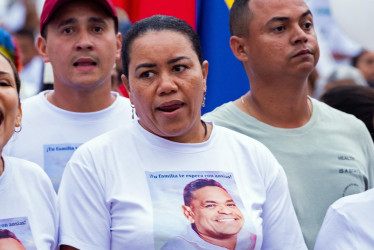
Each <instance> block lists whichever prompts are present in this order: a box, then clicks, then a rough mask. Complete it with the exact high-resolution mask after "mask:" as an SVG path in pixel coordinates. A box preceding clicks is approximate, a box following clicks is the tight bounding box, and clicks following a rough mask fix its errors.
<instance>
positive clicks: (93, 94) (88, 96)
mask: <svg viewBox="0 0 374 250" xmlns="http://www.w3.org/2000/svg"><path fill="white" fill-rule="evenodd" d="M46 98H47V100H48V101H49V102H50V103H52V104H53V105H55V106H57V107H59V108H61V109H64V110H67V111H71V112H96V111H100V110H103V109H105V108H108V107H109V106H110V105H112V103H113V102H114V101H115V99H116V97H115V96H114V95H112V94H111V92H110V90H101V91H99V90H94V91H91V90H82V91H76V90H74V91H59V89H55V90H54V91H51V92H48V93H47V94H46Z"/></svg>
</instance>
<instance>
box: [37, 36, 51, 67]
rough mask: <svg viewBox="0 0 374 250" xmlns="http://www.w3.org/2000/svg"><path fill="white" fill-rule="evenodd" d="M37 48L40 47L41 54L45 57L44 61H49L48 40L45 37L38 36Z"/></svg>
mask: <svg viewBox="0 0 374 250" xmlns="http://www.w3.org/2000/svg"><path fill="white" fill-rule="evenodd" d="M36 48H37V49H38V52H39V54H40V56H41V57H42V58H43V61H44V62H45V63H46V62H49V57H48V55H47V40H46V39H45V38H44V37H42V36H38V39H37V41H36Z"/></svg>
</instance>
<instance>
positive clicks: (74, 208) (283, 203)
mask: <svg viewBox="0 0 374 250" xmlns="http://www.w3.org/2000/svg"><path fill="white" fill-rule="evenodd" d="M205 178H208V179H214V180H216V181H218V182H219V183H220V184H221V185H222V186H223V187H224V188H225V189H226V190H227V192H228V193H229V194H230V195H231V197H232V199H233V200H234V201H235V203H236V206H237V207H238V209H239V210H240V211H241V213H242V214H243V218H244V221H245V223H244V224H243V229H245V230H247V231H249V232H250V233H252V234H255V235H256V246H255V248H254V249H274V248H276V249H306V246H305V243H304V241H303V238H302V234H301V230H300V227H299V225H298V222H297V219H296V215H295V212H294V209H293V207H292V203H291V199H290V195H289V192H288V188H287V180H286V177H285V173H284V171H283V169H282V167H281V166H280V165H279V164H278V162H277V161H276V160H275V158H274V157H273V155H272V154H271V153H270V152H269V150H268V149H267V148H266V147H265V146H263V145H262V144H261V143H259V142H257V141H255V140H253V139H251V138H248V137H246V136H244V135H240V134H239V133H236V132H234V131H231V130H228V129H226V128H222V127H218V126H214V127H213V131H212V134H211V136H210V138H209V139H208V140H207V141H206V142H203V143H176V142H172V141H169V140H166V139H163V138H160V137H158V136H156V135H154V134H152V133H150V132H148V131H146V130H145V129H143V128H142V127H141V126H140V125H139V124H138V123H137V122H136V123H133V124H132V125H131V126H130V127H127V128H120V129H116V130H113V131H111V132H109V133H106V134H104V135H101V136H99V137H97V138H95V139H93V140H92V141H90V142H88V143H86V144H84V145H82V147H80V148H79V149H78V150H77V151H76V152H75V153H74V155H73V156H72V158H71V160H70V161H69V163H68V164H67V167H66V170H65V172H64V175H63V178H62V182H61V188H60V190H59V204H60V212H61V217H60V222H61V224H60V244H64V245H70V246H73V247H76V248H79V249H92V250H94V249H98V250H99V249H100V250H101V249H124V248H126V249H161V247H162V246H163V245H164V244H165V243H166V242H167V241H168V240H170V239H172V238H173V237H176V236H177V235H179V234H181V233H182V232H183V231H184V229H185V228H186V226H188V225H190V222H189V221H188V220H187V219H186V217H184V215H183V212H182V209H181V207H182V205H184V201H183V190H184V188H185V186H186V184H188V183H190V182H191V181H194V180H196V179H205ZM250 243H251V242H250V241H249V243H248V244H250Z"/></svg>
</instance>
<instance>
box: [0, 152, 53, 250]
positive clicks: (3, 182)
mask: <svg viewBox="0 0 374 250" xmlns="http://www.w3.org/2000/svg"><path fill="white" fill-rule="evenodd" d="M3 159H4V166H5V168H4V172H3V173H2V175H1V176H0V229H6V230H9V231H11V232H13V233H14V234H15V235H16V237H17V238H18V239H19V240H20V241H21V242H22V244H23V246H24V247H25V248H26V249H27V250H33V249H35V250H36V249H38V250H39V249H41V250H44V249H55V248H56V246H57V236H58V215H57V198H56V193H55V191H54V190H53V187H52V183H51V181H50V179H49V178H48V176H47V175H46V174H45V173H44V171H43V170H42V169H41V168H40V167H39V166H37V165H36V164H35V163H32V162H28V161H25V160H22V159H18V158H13V157H6V156H3Z"/></svg>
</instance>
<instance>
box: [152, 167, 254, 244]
mask: <svg viewBox="0 0 374 250" xmlns="http://www.w3.org/2000/svg"><path fill="white" fill-rule="evenodd" d="M146 174H147V179H148V183H149V187H150V192H151V196H152V202H153V211H154V242H155V249H162V250H169V249H213V250H214V249H255V246H256V233H255V229H254V227H253V224H252V223H251V221H250V219H249V217H248V215H247V214H246V212H245V211H246V210H245V208H244V205H243V203H242V201H241V199H240V196H239V194H238V191H237V187H236V183H235V180H234V176H233V174H232V173H227V172H212V171H210V172H188V171H187V172H186V171H184V172H177V171H173V172H146Z"/></svg>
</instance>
